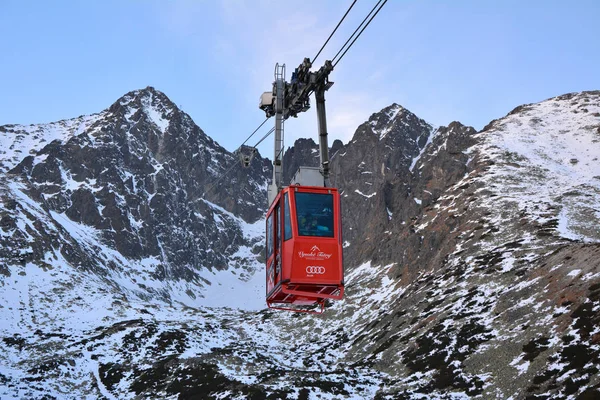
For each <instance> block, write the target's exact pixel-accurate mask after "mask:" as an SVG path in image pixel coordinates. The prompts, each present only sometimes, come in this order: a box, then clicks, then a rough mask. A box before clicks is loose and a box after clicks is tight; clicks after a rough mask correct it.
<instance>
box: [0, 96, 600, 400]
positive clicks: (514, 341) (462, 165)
mask: <svg viewBox="0 0 600 400" xmlns="http://www.w3.org/2000/svg"><path fill="white" fill-rule="evenodd" d="M167 100H168V99H166V98H165V97H164V95H162V94H161V93H159V92H157V91H154V90H153V89H150V88H148V89H146V90H143V91H137V92H132V93H129V94H128V95H126V96H124V97H123V98H122V99H120V100H119V101H118V102H117V103H115V104H114V105H113V106H111V107H110V108H109V109H108V110H106V111H104V112H103V113H100V114H97V115H95V116H90V117H80V118H78V119H74V120H69V121H61V122H59V123H56V124H49V125H45V126H33V127H22V126H4V127H1V128H0V130H1V132H0V134H2V135H3V136H2V138H3V141H4V142H3V143H5V144H6V145H5V146H3V149H4V150H3V151H4V153H3V154H2V156H1V157H0V159H1V160H0V162H2V168H3V176H2V180H1V181H0V199H1V205H0V212H1V218H0V228H1V229H2V230H1V231H0V245H1V246H0V251H2V253H0V260H1V263H0V280H1V282H2V286H0V291H2V296H1V298H2V300H1V301H2V303H0V304H1V305H2V308H0V313H1V315H2V319H3V320H4V321H7V324H6V325H5V326H3V327H2V328H1V330H0V336H2V341H1V342H0V347H1V348H2V352H0V360H1V362H0V395H6V396H12V397H26V398H42V397H43V396H49V397H55V398H61V397H65V396H68V395H72V394H73V393H78V394H81V396H86V395H91V396H94V397H106V398H136V396H137V397H140V396H141V397H179V398H219V397H220V398H266V397H272V398H394V399H396V398H407V399H409V398H471V397H473V398H485V399H487V398H514V399H525V398H564V399H567V398H569V399H587V398H595V397H598V396H600V380H599V379H598V372H599V371H598V365H600V342H599V335H600V295H599V293H600V261H599V260H600V245H599V243H600V231H599V230H598V226H600V213H599V211H598V210H600V204H599V203H600V167H599V165H600V164H599V163H598V162H597V161H598V157H600V92H583V93H578V94H570V95H565V96H560V97H556V98H553V99H549V100H547V101H544V102H541V103H538V104H530V105H524V106H520V107H517V108H516V109H515V110H513V111H512V112H511V113H509V114H508V115H507V116H506V117H504V118H500V119H498V120H495V121H492V122H491V123H490V124H489V125H488V126H487V127H486V128H485V129H484V130H482V131H481V132H475V130H474V129H472V128H470V127H467V126H464V125H462V124H460V123H458V122H453V123H451V124H449V126H447V127H437V128H436V127H433V126H431V125H430V124H428V123H426V122H425V121H423V120H421V119H419V118H418V117H416V116H415V115H414V114H412V113H410V112H409V111H408V110H406V109H404V108H402V107H401V106H398V105H395V104H394V105H391V106H390V107H387V108H385V109H384V110H382V111H381V112H379V113H376V114H373V115H372V116H371V118H370V119H369V121H367V122H365V123H364V124H362V125H361V126H360V127H359V128H358V129H357V131H356V133H355V136H354V138H353V139H352V140H351V141H350V143H348V144H345V145H341V144H340V143H334V145H333V148H332V151H331V154H332V181H333V183H334V185H335V186H337V187H339V188H340V190H341V191H342V196H343V200H342V201H343V204H342V206H343V213H344V215H343V217H344V218H343V220H344V239H345V241H346V243H345V254H344V256H345V264H346V272H347V274H346V294H347V295H346V297H345V299H344V300H343V301H339V302H335V303H332V304H329V306H328V309H327V311H326V314H324V315H322V316H311V315H299V314H289V313H281V312H271V311H268V310H260V311H250V310H248V308H249V303H252V302H253V301H254V299H258V301H260V298H261V297H262V296H263V293H262V292H261V289H263V288H262V287H261V286H260V282H261V281H262V275H261V273H260V272H259V273H258V274H257V275H252V271H253V270H254V269H260V264H259V263H258V261H256V260H257V255H256V254H253V252H254V253H259V250H260V246H261V245H262V243H260V242H259V240H260V239H259V238H260V237H261V235H262V232H263V229H264V228H263V222H262V221H261V220H260V219H259V220H258V222H256V223H253V222H254V221H255V220H256V219H257V218H259V216H260V215H261V213H263V212H264V207H265V206H266V204H264V200H263V203H261V204H257V203H254V204H252V203H248V201H250V202H251V201H252V200H251V199H254V200H256V199H259V198H261V197H260V196H261V195H259V194H257V193H256V195H254V194H253V195H252V196H251V197H250V198H249V197H247V196H245V195H244V194H243V193H244V192H243V191H240V192H236V190H238V188H240V182H241V181H243V182H244V183H243V184H245V185H247V186H246V187H245V188H244V190H248V191H250V192H251V193H255V191H259V190H262V189H263V188H264V183H265V182H266V178H267V177H268V176H270V173H269V168H268V165H267V164H266V163H265V161H264V160H262V159H260V158H255V160H254V164H253V165H252V169H251V170H242V169H239V170H233V172H232V173H233V175H232V176H233V177H234V178H231V180H233V179H237V184H236V183H235V182H224V183H223V184H222V185H221V184H219V187H218V188H216V189H212V188H211V186H212V184H211V182H212V181H213V178H214V177H216V176H218V174H219V173H220V172H221V171H224V170H225V168H226V164H228V163H229V162H230V161H233V155H231V154H229V153H227V152H225V151H224V150H223V149H221V148H220V147H219V146H218V145H217V144H216V143H215V142H213V141H212V140H211V139H209V138H208V137H207V136H206V135H204V134H203V133H202V132H201V131H200V129H199V128H198V127H197V126H195V125H194V124H193V122H191V120H190V119H189V117H187V115H185V114H183V113H182V112H181V111H179V110H177V109H176V107H174V106H173V105H172V103H170V102H168V101H167ZM178 115H179V116H178ZM164 121H168V123H165V122H164ZM174 121H179V122H174ZM34 139H35V140H34ZM25 143H27V145H25ZM316 148H317V146H316V144H315V143H314V142H312V141H311V140H304V141H298V142H297V143H296V144H295V146H294V147H293V148H291V149H289V150H288V151H287V152H286V155H285V157H284V163H285V164H284V165H285V167H286V170H285V171H284V174H285V175H284V176H285V177H286V178H284V179H289V177H291V174H293V173H294V172H295V169H296V167H297V166H298V165H317V164H318V152H316V151H315V150H316ZM92 160H93V161H92ZM227 166H228V165H227ZM244 174H247V175H244ZM261 193H262V192H261ZM262 196H263V198H264V194H262ZM155 198H157V199H158V200H154V199H155ZM96 211H97V213H96ZM167 236H173V237H174V238H177V240H175V239H168V238H166V237H167ZM222 238H227V241H226V242H225V243H223V242H222ZM169 240H170V241H169ZM119 246H120V247H119ZM213 252H214V253H215V254H211V253H213ZM191 253H194V254H191ZM204 253H207V255H206V256H204ZM209 254H210V256H209ZM194 257H196V258H194ZM220 269H222V270H220ZM163 271H164V272H163ZM252 276H254V277H255V278H252ZM249 279H250V280H249ZM248 280H249V281H248ZM253 285H256V287H258V290H259V293H255V292H252V290H250V291H249V290H248V288H249V287H254V286H253ZM263 290H264V289H263ZM194 296H195V297H197V298H196V299H194ZM215 299H217V300H219V301H215ZM226 300H231V301H230V302H229V303H227V301H226ZM182 304H183V305H185V306H182ZM215 305H220V306H222V305H231V306H233V307H234V308H233V309H229V308H216V307H214V306H215ZM250 308H251V307H250Z"/></svg>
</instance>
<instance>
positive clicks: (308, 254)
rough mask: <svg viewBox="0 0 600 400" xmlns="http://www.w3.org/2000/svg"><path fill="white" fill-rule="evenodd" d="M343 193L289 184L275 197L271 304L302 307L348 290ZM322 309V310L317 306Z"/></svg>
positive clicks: (269, 246) (269, 237)
mask: <svg viewBox="0 0 600 400" xmlns="http://www.w3.org/2000/svg"><path fill="white" fill-rule="evenodd" d="M340 218H341V209H340V195H339V192H338V190H337V189H336V188H330V187H315V186H289V187H287V188H285V189H283V190H282V191H281V192H280V193H279V194H278V195H277V197H276V198H275V200H274V201H273V203H272V205H271V207H270V208H269V211H268V213H267V222H266V229H267V232H266V246H265V248H266V292H267V293H266V296H267V305H268V306H269V308H275V309H284V310H290V311H299V312H315V311H312V310H310V309H306V308H302V307H305V306H312V305H318V306H320V312H322V311H323V309H324V303H325V300H326V299H334V300H339V299H341V298H342V297H343V294H344V268H343V259H342V227H341V220H340ZM316 312H319V311H316Z"/></svg>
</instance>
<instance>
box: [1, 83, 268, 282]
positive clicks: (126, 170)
mask: <svg viewBox="0 0 600 400" xmlns="http://www.w3.org/2000/svg"><path fill="white" fill-rule="evenodd" d="M89 120H90V122H89V124H87V125H86V124H85V123H83V122H82V123H81V124H80V126H79V127H78V128H77V129H76V130H75V132H73V133H72V134H71V135H67V138H66V139H65V140H64V142H61V140H54V141H52V142H50V143H48V144H46V145H44V146H43V147H41V148H40V150H39V151H37V152H35V153H34V154H32V155H30V156H28V157H26V158H24V159H23V161H21V162H20V163H18V164H17V165H16V166H14V168H12V169H11V170H10V171H9V172H8V173H9V174H10V175H11V176H19V177H20V180H21V181H22V182H26V186H25V188H24V192H25V193H28V194H29V195H30V196H31V197H32V198H33V199H34V200H36V201H38V202H39V203H40V204H41V205H42V207H43V208H44V209H45V210H47V211H48V212H49V213H50V214H51V215H54V214H52V213H56V214H59V215H62V214H63V213H64V215H65V218H67V219H68V220H71V221H74V222H76V223H79V224H82V225H84V226H89V227H91V228H94V229H96V230H97V231H98V232H100V235H101V237H100V238H99V241H100V242H101V244H102V245H103V246H106V247H107V248H111V249H115V250H116V251H117V252H118V253H119V254H120V255H121V256H122V257H124V258H126V259H133V260H141V259H149V258H154V259H158V260H161V262H162V264H161V265H162V266H159V267H157V269H156V271H155V275H156V276H157V277H162V278H164V277H165V275H166V274H167V272H165V271H167V270H168V271H169V272H168V275H169V276H170V278H172V279H180V278H181V279H185V280H194V279H196V278H195V271H197V270H198V269H203V268H207V267H208V268H217V269H223V268H225V267H226V266H227V264H228V257H229V256H230V255H231V254H233V253H234V252H235V250H236V249H237V248H238V247H239V246H240V245H243V244H245V239H244V237H243V234H242V232H240V230H239V228H237V227H236V225H235V224H233V223H232V222H231V221H227V220H221V219H220V218H219V221H221V222H222V225H221V226H218V225H219V223H218V221H216V220H215V217H214V212H213V211H214V210H213V206H212V205H211V203H214V204H216V205H219V206H221V207H223V208H224V209H225V210H227V211H229V212H230V213H233V214H234V215H237V216H239V217H241V218H243V219H244V220H246V221H248V222H254V221H256V220H257V219H259V218H261V217H262V216H263V213H264V212H265V210H266V196H265V194H264V193H263V190H262V188H263V186H264V183H265V182H266V178H267V176H268V173H269V167H268V163H267V162H266V161H265V160H263V159H262V158H261V157H260V155H258V156H257V157H255V158H254V159H253V162H252V163H251V165H250V168H247V169H244V168H242V167H241V165H240V166H236V167H234V169H232V170H230V171H229V173H228V175H227V176H226V177H223V176H221V174H223V173H224V172H225V171H226V170H228V169H229V168H230V166H231V165H232V164H235V163H236V162H237V160H236V157H235V156H234V155H232V154H230V153H229V152H227V151H226V150H225V149H224V148H222V147H221V146H219V145H218V144H217V143H216V142H215V141H213V140H212V139H211V138H210V137H208V136H207V135H206V134H205V133H204V132H203V131H202V130H201V129H200V128H199V127H198V126H197V125H196V124H194V122H193V121H192V120H191V118H190V117H189V116H188V115H187V114H185V113H183V112H182V111H181V110H179V109H178V108H177V107H176V106H175V105H174V104H173V103H172V102H171V101H170V100H169V99H168V98H167V97H166V96H165V95H164V94H163V93H161V92H159V91H156V90H155V89H153V88H151V87H148V88H146V89H144V90H139V91H134V92H130V93H127V94H126V95H125V96H123V97H122V98H121V99H119V100H117V101H116V102H115V103H114V104H113V105H112V106H110V107H109V108H108V109H107V110H105V111H103V112H102V113H100V114H97V115H95V116H92V117H90V118H89ZM69 123H70V122H69V121H67V122H66V123H63V125H65V124H66V125H67V126H68V124H69ZM56 125H61V123H57V124H56ZM59 127H60V126H59ZM59 127H56V126H52V127H51V128H52V129H57V128H59ZM13 129H14V128H13ZM40 129H41V130H43V128H40ZM17 134H18V133H17ZM22 134H23V135H27V132H23V133H22ZM6 218H7V219H6V223H7V224H9V223H10V217H6ZM64 229H65V227H62V228H59V231H64ZM33 234H34V235H35V236H37V237H39V238H41V237H42V236H44V234H43V233H41V232H34V233H33ZM73 239H75V240H73V242H72V246H74V248H75V249H77V251H76V255H71V256H67V257H68V259H69V260H70V261H71V262H73V263H74V264H75V265H80V264H84V265H86V266H87V268H90V269H93V270H96V271H101V270H102V269H103V268H104V265H105V264H106V262H107V260H103V259H102V257H98V255H97V254H96V253H95V252H94V251H93V250H92V251H91V252H90V250H91V249H86V248H84V247H85V246H82V244H81V243H79V241H78V240H76V238H73ZM44 241H46V240H44ZM48 243H49V242H48ZM54 244H56V243H54ZM45 251H46V252H47V251H53V247H52V246H50V247H48V248H45ZM42 253H43V252H42ZM77 257H82V260H85V262H82V260H79V259H77ZM8 261H10V260H8V259H7V262H8Z"/></svg>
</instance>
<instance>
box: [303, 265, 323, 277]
mask: <svg viewBox="0 0 600 400" xmlns="http://www.w3.org/2000/svg"><path fill="white" fill-rule="evenodd" d="M306 273H307V274H311V275H323V274H324V273H325V267H321V266H317V265H309V266H308V267H306Z"/></svg>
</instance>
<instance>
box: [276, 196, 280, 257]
mask: <svg viewBox="0 0 600 400" xmlns="http://www.w3.org/2000/svg"><path fill="white" fill-rule="evenodd" d="M275 215H276V217H277V218H276V221H277V242H276V246H277V247H279V246H280V245H281V208H280V207H279V205H277V208H276V209H275Z"/></svg>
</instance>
